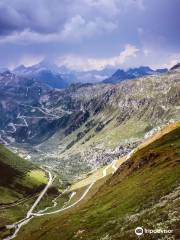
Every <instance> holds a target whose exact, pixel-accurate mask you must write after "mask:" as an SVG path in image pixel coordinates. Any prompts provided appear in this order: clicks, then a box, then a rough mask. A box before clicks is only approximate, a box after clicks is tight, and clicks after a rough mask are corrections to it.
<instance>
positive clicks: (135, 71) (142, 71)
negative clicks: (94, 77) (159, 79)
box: [103, 67, 168, 83]
mask: <svg viewBox="0 0 180 240" xmlns="http://www.w3.org/2000/svg"><path fill="white" fill-rule="evenodd" d="M167 71H168V69H157V70H152V69H151V68H149V67H139V68H130V69H128V70H127V71H125V70H121V69H118V70H117V71H116V72H115V73H114V74H113V75H112V76H111V77H110V78H107V79H105V80H104V81H103V83H118V82H121V81H123V80H128V79H134V78H138V77H143V76H149V75H156V74H162V73H166V72H167Z"/></svg>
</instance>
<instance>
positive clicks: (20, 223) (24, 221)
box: [3, 171, 53, 240]
mask: <svg viewBox="0 0 180 240" xmlns="http://www.w3.org/2000/svg"><path fill="white" fill-rule="evenodd" d="M47 172H48V174H49V181H48V183H47V185H46V186H45V188H44V189H43V190H42V192H41V193H40V195H39V196H38V198H37V199H36V201H35V202H34V203H33V205H32V206H31V208H30V209H29V211H28V212H27V214H26V217H25V218H23V219H22V220H20V221H18V222H16V223H14V224H11V225H8V226H6V227H7V228H8V229H13V228H15V231H14V233H13V234H12V235H11V236H8V237H6V238H4V239H3V240H10V239H13V238H15V237H16V236H17V234H18V232H19V230H20V229H21V227H22V226H23V225H25V224H27V223H28V222H29V221H30V220H31V219H32V218H33V216H32V212H33V210H34V209H35V208H36V206H37V205H38V203H39V202H40V201H41V199H42V198H43V196H44V194H45V193H46V192H47V190H48V188H49V187H50V186H51V184H52V182H53V177H52V175H51V172H50V171H47Z"/></svg>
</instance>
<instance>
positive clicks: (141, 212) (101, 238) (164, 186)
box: [17, 125, 180, 240]
mask: <svg viewBox="0 0 180 240" xmlns="http://www.w3.org/2000/svg"><path fill="white" fill-rule="evenodd" d="M179 194H180V126H179V125H177V128H176V129H173V130H172V131H171V132H169V133H167V134H165V135H164V136H162V137H161V138H159V139H157V140H155V141H154V142H152V143H150V144H149V145H147V146H145V147H144V148H142V149H140V150H139V151H137V152H136V153H135V154H134V155H133V156H132V157H131V158H130V160H128V161H127V162H125V163H124V164H122V165H121V167H120V168H119V170H118V171H117V172H116V174H115V175H114V176H112V177H111V178H110V179H109V180H108V181H107V182H106V183H105V184H104V185H103V186H102V187H101V188H100V189H99V191H98V192H97V193H96V194H95V196H93V197H92V198H91V200H89V201H88V202H86V203H83V204H82V205H81V206H80V207H78V208H75V209H73V210H71V211H68V212H66V213H64V214H59V215H58V214H57V215H52V216H48V217H47V216H46V217H45V216H44V217H40V218H35V219H33V221H32V222H31V224H30V225H27V226H26V227H25V228H24V229H22V230H21V232H20V234H19V235H18V237H17V239H21V240H30V239H33V240H36V239H38V240H39V239H43V240H48V239H54V240H56V239H62V240H76V239H84V240H124V239H127V240H128V239H129V240H130V239H132V240H134V239H137V237H136V235H135V233H134V229H135V228H136V227H137V226H143V227H145V228H147V229H156V228H162V229H172V230H173V231H174V232H173V236H174V239H178V236H179V230H178V229H179V228H178V226H179V225H180V216H179V212H180V205H179V198H178V196H179ZM39 229H41V230H40V231H39ZM171 236H172V235H171ZM163 237H165V235H148V234H146V235H144V236H142V237H141V239H163Z"/></svg>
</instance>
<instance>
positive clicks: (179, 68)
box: [170, 63, 180, 72]
mask: <svg viewBox="0 0 180 240" xmlns="http://www.w3.org/2000/svg"><path fill="white" fill-rule="evenodd" d="M170 71H174V72H180V63H177V64H176V65H174V66H173V67H172V68H171V69H170Z"/></svg>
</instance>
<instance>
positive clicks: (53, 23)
mask: <svg viewBox="0 0 180 240" xmlns="http://www.w3.org/2000/svg"><path fill="white" fill-rule="evenodd" d="M65 6H66V5H65V4H64V3H63V1H61V4H60V5H59V1H58V0H51V1H49V0H38V1H37V0H36V1H35V0H31V1H27V0H13V1H11V0H1V1H0V32H1V34H10V33H11V32H13V31H23V30H25V29H29V30H30V31H32V32H40V33H51V32H56V31H58V30H59V28H61V27H62V24H63V23H64V20H65V19H66V17H67V16H66V7H65Z"/></svg>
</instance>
